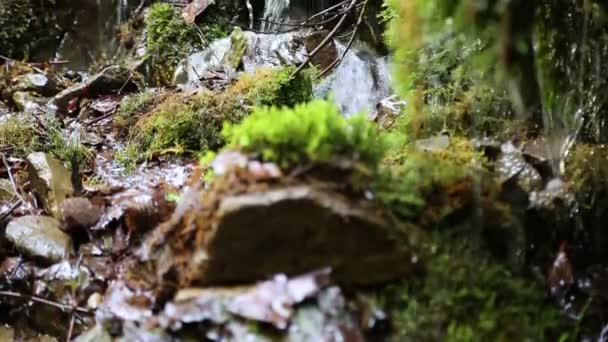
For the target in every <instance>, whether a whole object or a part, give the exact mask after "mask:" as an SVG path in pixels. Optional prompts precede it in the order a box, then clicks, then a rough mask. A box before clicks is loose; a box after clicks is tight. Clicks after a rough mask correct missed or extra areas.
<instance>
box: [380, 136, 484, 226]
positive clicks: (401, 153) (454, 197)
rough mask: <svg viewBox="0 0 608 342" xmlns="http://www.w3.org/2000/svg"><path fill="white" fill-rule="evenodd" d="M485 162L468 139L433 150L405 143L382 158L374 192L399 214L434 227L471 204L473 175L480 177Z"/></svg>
mask: <svg viewBox="0 0 608 342" xmlns="http://www.w3.org/2000/svg"><path fill="white" fill-rule="evenodd" d="M484 164H485V159H484V158H483V157H482V155H481V154H480V153H479V152H476V151H474V149H473V146H472V145H471V143H470V142H469V141H468V140H467V139H463V138H452V139H451V142H450V146H449V147H448V148H446V149H445V150H443V151H436V152H431V151H421V150H420V149H419V148H418V147H414V146H411V145H409V144H405V145H403V146H402V147H397V148H394V149H392V150H391V151H390V153H389V154H388V156H387V157H386V158H385V159H384V161H383V165H382V169H381V172H380V174H379V177H378V180H377V182H376V191H377V193H378V197H379V199H380V200H381V201H383V202H384V203H385V204H386V205H387V206H388V207H389V208H390V209H391V210H392V211H393V212H394V213H395V214H396V215H397V216H398V217H400V218H402V219H405V220H410V221H412V220H413V221H417V222H419V223H421V224H423V225H425V226H428V227H431V228H434V227H435V225H436V224H438V223H439V222H440V221H441V220H442V219H443V218H444V217H447V216H448V215H450V214H451V213H453V212H456V211H458V210H459V209H462V208H465V207H468V206H470V205H471V204H472V201H473V193H472V191H473V183H472V182H473V175H476V176H478V177H482V175H483V174H484V172H485V169H484V168H483V166H484ZM490 187H491V186H490Z"/></svg>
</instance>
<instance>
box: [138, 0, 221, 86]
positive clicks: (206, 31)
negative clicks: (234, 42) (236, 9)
mask: <svg viewBox="0 0 608 342" xmlns="http://www.w3.org/2000/svg"><path fill="white" fill-rule="evenodd" d="M145 25H146V29H147V32H148V38H147V42H146V46H147V57H148V60H149V62H150V64H151V65H152V67H153V75H152V78H153V81H154V83H156V84H159V85H165V84H169V83H170V81H171V79H172V77H173V71H174V69H175V67H176V66H177V64H178V63H179V61H180V60H181V59H183V58H184V57H186V56H187V55H188V54H189V53H191V52H192V51H194V50H197V49H202V48H203V47H205V46H207V45H208V44H209V42H210V41H212V40H214V39H217V38H221V37H225V36H227V33H226V30H225V29H224V28H223V27H222V26H221V25H219V24H208V25H205V26H203V27H201V28H200V31H199V30H198V29H197V28H196V27H194V25H188V24H186V22H184V19H183V18H182V16H181V14H180V13H179V11H177V10H176V9H175V8H174V7H173V6H171V5H170V4H166V3H155V4H154V5H152V6H151V7H150V9H149V11H148V13H147V15H146V18H145Z"/></svg>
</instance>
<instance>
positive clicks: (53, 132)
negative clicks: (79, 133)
mask: <svg viewBox="0 0 608 342" xmlns="http://www.w3.org/2000/svg"><path fill="white" fill-rule="evenodd" d="M46 132H47V136H48V138H47V140H48V141H47V145H46V146H45V151H47V152H49V153H51V154H52V155H53V156H54V157H56V158H58V159H59V160H61V161H63V162H64V163H66V164H67V165H68V166H71V165H72V162H73V161H77V162H78V163H79V164H81V163H84V162H88V161H90V160H92V159H93V157H94V156H93V152H92V151H91V149H90V148H88V147H86V146H84V145H83V144H82V143H81V142H80V141H79V140H71V139H69V138H67V137H66V136H65V135H64V133H63V132H62V130H61V129H60V126H59V123H58V122H56V121H49V122H47V129H46Z"/></svg>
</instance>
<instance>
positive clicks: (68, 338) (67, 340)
mask: <svg viewBox="0 0 608 342" xmlns="http://www.w3.org/2000/svg"><path fill="white" fill-rule="evenodd" d="M75 320H76V313H74V312H72V314H71V315H70V328H69V329H68V336H67V337H66V339H65V341H66V342H70V341H71V340H72V334H73V333H74V321H75Z"/></svg>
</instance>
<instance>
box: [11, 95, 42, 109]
mask: <svg viewBox="0 0 608 342" xmlns="http://www.w3.org/2000/svg"><path fill="white" fill-rule="evenodd" d="M12 100H13V103H14V104H15V107H17V109H18V110H19V111H22V112H27V113H34V114H41V113H43V112H44V107H43V106H42V104H41V103H42V102H44V101H43V99H42V98H40V97H37V96H35V95H33V94H32V93H30V92H27V91H17V92H15V93H13V96H12Z"/></svg>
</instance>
